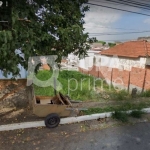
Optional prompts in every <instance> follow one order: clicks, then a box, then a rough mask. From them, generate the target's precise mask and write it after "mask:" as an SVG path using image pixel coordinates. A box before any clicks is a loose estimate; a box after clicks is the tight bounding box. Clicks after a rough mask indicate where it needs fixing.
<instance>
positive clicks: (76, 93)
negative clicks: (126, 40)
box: [34, 70, 106, 101]
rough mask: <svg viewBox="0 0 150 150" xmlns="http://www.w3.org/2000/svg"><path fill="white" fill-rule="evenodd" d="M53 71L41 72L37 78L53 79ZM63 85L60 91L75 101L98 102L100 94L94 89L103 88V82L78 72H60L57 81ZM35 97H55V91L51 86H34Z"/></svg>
mask: <svg viewBox="0 0 150 150" xmlns="http://www.w3.org/2000/svg"><path fill="white" fill-rule="evenodd" d="M52 74H53V72H52V71H47V70H43V71H39V72H38V73H37V74H36V77H37V78H38V79H39V80H42V81H46V80H48V79H49V78H51V76H52ZM57 80H58V81H59V82H60V83H61V84H62V90H61V91H60V92H61V93H63V94H64V95H69V96H70V97H71V98H72V99H74V100H82V101H84V100H94V101H96V100H98V99H99V98H100V96H99V94H98V93H96V91H94V87H95V88H96V87H100V86H101V80H96V81H95V78H94V77H92V76H88V75H85V74H81V73H80V72H77V71H67V70H63V71H60V72H59V76H58V79H57ZM105 86H106V85H105ZM34 90H35V95H44V96H53V95H54V89H53V88H52V87H51V86H48V87H38V86H36V85H34Z"/></svg>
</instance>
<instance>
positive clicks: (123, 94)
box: [110, 90, 131, 101]
mask: <svg viewBox="0 0 150 150" xmlns="http://www.w3.org/2000/svg"><path fill="white" fill-rule="evenodd" d="M110 95H111V98H112V99H114V100H117V101H122V100H129V99H131V96H130V95H129V93H128V92H127V91H126V90H120V91H114V92H112V93H111V94H110Z"/></svg>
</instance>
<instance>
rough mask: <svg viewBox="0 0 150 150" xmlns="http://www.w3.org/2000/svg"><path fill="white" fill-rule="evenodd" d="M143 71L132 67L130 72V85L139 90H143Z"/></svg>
mask: <svg viewBox="0 0 150 150" xmlns="http://www.w3.org/2000/svg"><path fill="white" fill-rule="evenodd" d="M145 71H146V69H141V68H136V67H132V70H131V72H130V84H132V85H135V86H137V87H139V88H143V86H144V81H145Z"/></svg>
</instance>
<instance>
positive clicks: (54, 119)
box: [45, 113, 60, 128]
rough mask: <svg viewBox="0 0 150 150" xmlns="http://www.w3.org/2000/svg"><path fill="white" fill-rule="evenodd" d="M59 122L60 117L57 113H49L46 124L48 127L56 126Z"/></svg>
mask: <svg viewBox="0 0 150 150" xmlns="http://www.w3.org/2000/svg"><path fill="white" fill-rule="evenodd" d="M59 123H60V117H59V116H58V115H57V114H55V113H53V114H49V115H47V117H46V118H45V125H46V127H47V128H55V127H57V126H58V125H59Z"/></svg>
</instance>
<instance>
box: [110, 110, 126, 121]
mask: <svg viewBox="0 0 150 150" xmlns="http://www.w3.org/2000/svg"><path fill="white" fill-rule="evenodd" d="M112 118H113V119H117V120H119V121H122V122H128V114H127V113H126V112H121V111H115V112H114V113H113V114H112Z"/></svg>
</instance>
